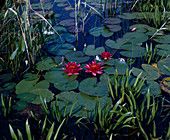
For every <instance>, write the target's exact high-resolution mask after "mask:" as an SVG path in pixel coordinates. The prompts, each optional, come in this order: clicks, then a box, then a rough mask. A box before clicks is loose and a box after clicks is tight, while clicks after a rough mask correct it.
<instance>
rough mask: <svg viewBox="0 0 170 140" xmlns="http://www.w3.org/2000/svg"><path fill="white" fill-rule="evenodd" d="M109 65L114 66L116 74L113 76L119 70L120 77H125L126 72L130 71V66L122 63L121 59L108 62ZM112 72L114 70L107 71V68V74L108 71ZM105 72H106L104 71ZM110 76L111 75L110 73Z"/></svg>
mask: <svg viewBox="0 0 170 140" xmlns="http://www.w3.org/2000/svg"><path fill="white" fill-rule="evenodd" d="M106 64H107V65H113V66H114V72H113V74H114V73H115V70H116V69H117V71H118V75H124V74H126V70H127V69H129V66H128V64H127V63H126V62H125V61H121V60H119V59H112V60H108V61H107V62H106ZM111 70H113V68H112V69H111V68H109V69H108V70H107V67H106V73H107V71H108V72H110V73H111ZM104 71H105V70H104ZM108 74H109V73H108Z"/></svg>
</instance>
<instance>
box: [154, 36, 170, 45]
mask: <svg viewBox="0 0 170 140" xmlns="http://www.w3.org/2000/svg"><path fill="white" fill-rule="evenodd" d="M153 40H154V41H156V42H158V43H170V35H162V36H155V37H154V39H153Z"/></svg>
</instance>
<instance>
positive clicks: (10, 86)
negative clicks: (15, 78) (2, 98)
mask: <svg viewBox="0 0 170 140" xmlns="http://www.w3.org/2000/svg"><path fill="white" fill-rule="evenodd" d="M15 86H16V83H5V84H4V85H3V89H4V90H12V89H14V88H15Z"/></svg>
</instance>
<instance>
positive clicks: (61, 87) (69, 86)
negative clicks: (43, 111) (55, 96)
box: [54, 80, 79, 91]
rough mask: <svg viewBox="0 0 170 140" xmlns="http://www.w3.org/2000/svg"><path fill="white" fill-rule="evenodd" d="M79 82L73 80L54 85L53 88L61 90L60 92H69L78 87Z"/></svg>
mask: <svg viewBox="0 0 170 140" xmlns="http://www.w3.org/2000/svg"><path fill="white" fill-rule="evenodd" d="M78 85H79V82H78V81H77V80H74V81H72V82H69V83H64V84H63V83H62V84H56V83H55V84H54V87H55V88H57V89H59V90H61V91H69V90H74V89H76V88H77V87H78Z"/></svg>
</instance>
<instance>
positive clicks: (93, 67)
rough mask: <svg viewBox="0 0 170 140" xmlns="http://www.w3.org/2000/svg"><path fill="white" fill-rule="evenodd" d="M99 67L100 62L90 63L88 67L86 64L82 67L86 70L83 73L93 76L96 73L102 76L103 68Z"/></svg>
mask: <svg viewBox="0 0 170 140" xmlns="http://www.w3.org/2000/svg"><path fill="white" fill-rule="evenodd" d="M100 66H101V62H100V63H98V64H97V62H96V61H94V62H93V61H92V64H90V63H89V65H88V64H86V66H84V67H85V68H86V69H87V70H86V71H85V72H87V73H92V74H93V76H96V73H98V74H102V71H103V70H102V69H103V68H104V67H100Z"/></svg>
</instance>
